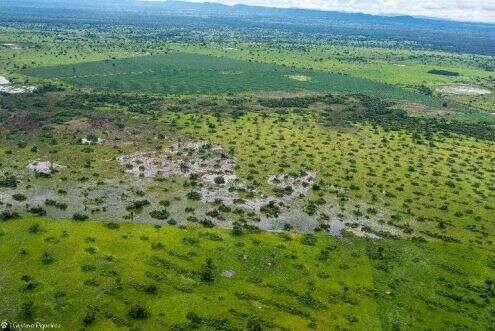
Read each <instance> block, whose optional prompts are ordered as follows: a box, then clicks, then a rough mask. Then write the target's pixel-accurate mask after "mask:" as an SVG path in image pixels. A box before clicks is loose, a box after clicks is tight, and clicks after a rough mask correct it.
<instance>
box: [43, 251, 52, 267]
mask: <svg viewBox="0 0 495 331" xmlns="http://www.w3.org/2000/svg"><path fill="white" fill-rule="evenodd" d="M53 261H55V257H54V256H53V255H52V254H51V253H48V252H44V253H43V254H42V255H41V263H43V264H51V263H53Z"/></svg>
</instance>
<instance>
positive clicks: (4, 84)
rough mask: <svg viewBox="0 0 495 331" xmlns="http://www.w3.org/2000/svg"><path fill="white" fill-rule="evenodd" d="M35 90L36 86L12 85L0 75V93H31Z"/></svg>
mask: <svg viewBox="0 0 495 331" xmlns="http://www.w3.org/2000/svg"><path fill="white" fill-rule="evenodd" d="M34 91H36V86H14V85H12V84H11V83H10V81H9V80H8V79H7V78H5V77H4V76H0V93H7V94H20V93H33V92H34Z"/></svg>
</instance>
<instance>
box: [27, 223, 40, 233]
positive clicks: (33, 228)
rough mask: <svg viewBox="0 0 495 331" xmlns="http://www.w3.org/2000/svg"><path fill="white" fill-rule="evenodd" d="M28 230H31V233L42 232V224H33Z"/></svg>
mask: <svg viewBox="0 0 495 331" xmlns="http://www.w3.org/2000/svg"><path fill="white" fill-rule="evenodd" d="M28 231H29V233H38V232H41V226H40V225H39V224H38V223H36V224H33V225H31V226H30V227H29V229H28Z"/></svg>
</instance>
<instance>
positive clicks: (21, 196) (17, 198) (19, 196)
mask: <svg viewBox="0 0 495 331" xmlns="http://www.w3.org/2000/svg"><path fill="white" fill-rule="evenodd" d="M12 199H14V200H15V201H26V200H27V197H26V196H25V195H24V194H21V193H16V194H14V195H12Z"/></svg>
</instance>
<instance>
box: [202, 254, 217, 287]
mask: <svg viewBox="0 0 495 331" xmlns="http://www.w3.org/2000/svg"><path fill="white" fill-rule="evenodd" d="M214 269H215V266H214V265H213V260H212V259H211V258H208V259H206V263H205V264H204V265H203V267H202V268H201V271H200V279H201V281H203V282H205V283H213V282H214V281H215V275H214V274H213V271H214Z"/></svg>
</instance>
